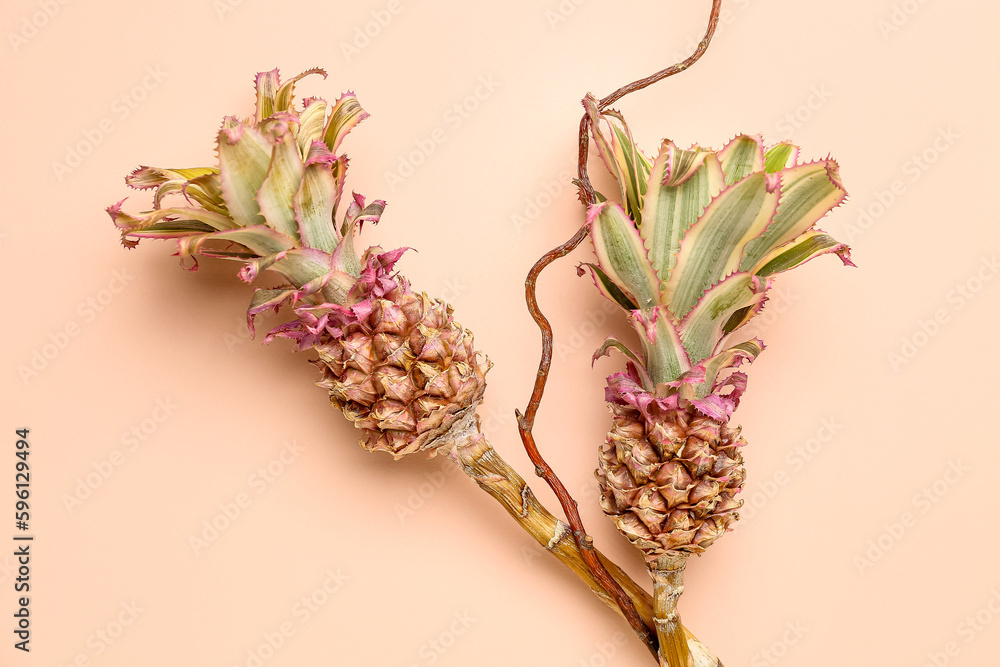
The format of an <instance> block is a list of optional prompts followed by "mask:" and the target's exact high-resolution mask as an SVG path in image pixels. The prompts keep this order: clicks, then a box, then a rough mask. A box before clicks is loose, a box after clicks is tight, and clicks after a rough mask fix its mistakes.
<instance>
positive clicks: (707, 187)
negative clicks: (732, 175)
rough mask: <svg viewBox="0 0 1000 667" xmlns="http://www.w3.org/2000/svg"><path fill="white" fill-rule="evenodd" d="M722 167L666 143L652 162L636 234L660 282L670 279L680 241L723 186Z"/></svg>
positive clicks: (703, 155) (699, 153)
mask: <svg viewBox="0 0 1000 667" xmlns="http://www.w3.org/2000/svg"><path fill="white" fill-rule="evenodd" d="M723 179H724V176H723V173H722V166H721V164H720V163H719V160H718V159H717V158H716V156H715V155H714V154H713V153H711V152H708V151H702V150H682V149H680V148H677V147H676V146H674V144H673V143H672V142H669V141H666V142H664V143H663V144H662V145H661V147H660V153H659V155H658V156H657V158H656V161H655V162H653V166H652V168H651V170H650V173H649V182H648V184H647V187H646V196H645V201H644V204H643V210H642V215H643V218H642V219H643V223H642V227H640V228H639V234H640V235H641V236H642V239H643V241H644V242H645V245H646V247H647V248H649V259H650V261H651V262H652V263H653V268H654V269H656V272H657V274H658V275H659V276H660V279H661V280H663V281H667V280H669V278H670V269H671V268H672V267H673V265H674V263H675V261H676V257H677V253H678V252H679V251H680V247H681V239H682V238H684V234H685V233H687V231H688V229H689V228H690V227H691V225H693V224H694V223H695V222H697V220H698V216H700V215H701V214H702V212H703V211H704V210H705V207H706V206H708V204H709V202H710V201H711V200H712V198H713V197H715V196H717V195H718V194H719V191H720V190H721V189H722V185H723Z"/></svg>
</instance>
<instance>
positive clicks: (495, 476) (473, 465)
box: [436, 415, 722, 667]
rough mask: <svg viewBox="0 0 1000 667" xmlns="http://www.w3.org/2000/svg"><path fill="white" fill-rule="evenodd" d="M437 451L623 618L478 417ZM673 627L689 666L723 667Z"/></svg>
mask: <svg viewBox="0 0 1000 667" xmlns="http://www.w3.org/2000/svg"><path fill="white" fill-rule="evenodd" d="M436 453H438V454H442V455H445V456H447V457H448V459H450V460H451V461H453V462H454V463H455V464H456V465H458V466H459V467H460V468H461V469H462V471H463V472H464V473H465V474H466V475H468V476H469V477H470V478H471V479H472V480H473V481H475V482H476V484H478V485H479V487H480V488H481V489H482V490H483V491H485V492H486V493H487V494H489V495H490V497H492V498H493V499H494V500H496V501H497V502H498V503H499V504H500V505H501V506H502V507H503V508H504V509H505V510H506V511H507V513H508V514H509V515H510V516H511V518H512V519H514V521H515V522H516V523H517V524H518V525H519V526H521V528H522V529H524V531H525V532H527V533H528V534H529V535H531V537H533V538H534V539H535V541H536V542H538V544H540V545H541V546H542V547H544V548H545V550H546V551H548V552H549V553H551V554H552V555H553V556H555V557H556V558H557V559H558V560H559V562H561V563H562V564H563V565H565V566H566V567H567V568H568V569H569V570H570V571H571V572H573V574H575V575H576V576H577V577H579V578H580V579H581V580H582V581H583V582H584V583H585V584H586V585H587V586H588V587H589V588H590V589H591V591H593V592H594V594H596V595H597V597H598V598H599V599H600V600H601V601H602V602H604V604H606V605H607V606H608V607H610V608H611V609H613V610H615V611H616V612H618V613H619V614H620V615H621V616H623V617H624V614H623V613H622V610H621V608H620V606H619V604H618V602H617V601H616V600H615V598H614V597H613V596H612V595H611V594H610V593H609V592H608V590H607V589H606V587H605V586H604V584H603V583H602V582H600V581H599V580H598V579H597V578H595V577H594V575H593V573H592V572H591V569H590V566H589V565H588V563H587V562H586V561H585V560H584V557H583V555H582V554H581V552H580V550H579V548H578V547H577V544H576V542H575V540H572V539H569V538H570V537H571V530H570V528H569V526H568V525H567V524H566V523H564V522H563V521H561V520H559V519H557V518H556V517H555V516H553V515H552V514H551V513H550V512H549V511H548V510H547V509H546V508H545V506H543V505H542V504H541V503H540V502H539V501H538V499H537V498H536V497H535V494H534V493H533V492H532V491H531V488H530V487H528V485H527V484H526V483H525V481H524V478H522V477H521V475H519V474H518V473H517V471H516V470H514V469H513V468H512V467H511V466H510V465H509V464H508V463H507V462H506V461H505V460H504V459H503V458H502V457H501V456H500V454H499V453H498V452H497V451H496V450H495V449H494V448H493V446H492V445H491V444H490V443H489V441H488V440H487V439H486V437H485V436H484V435H483V434H482V433H481V432H480V431H479V424H478V419H477V418H475V417H474V416H472V415H469V416H468V417H466V418H464V419H463V420H461V421H460V422H459V423H458V424H456V425H455V427H453V429H452V431H451V432H449V433H448V434H447V435H446V436H445V437H443V438H442V439H441V441H440V443H439V445H438V448H437V451H436ZM592 552H593V553H594V555H595V556H596V557H597V558H598V559H600V561H601V563H602V564H603V566H604V567H605V568H606V570H607V571H608V573H609V574H610V576H612V577H613V578H614V580H615V581H616V582H617V584H618V585H619V586H620V587H621V589H622V590H623V591H624V592H625V594H626V595H627V596H628V598H629V600H630V602H631V604H632V605H633V606H634V608H635V610H636V612H637V613H638V614H639V617H640V618H641V619H642V622H643V624H644V625H645V626H647V627H650V628H653V627H655V609H654V599H653V598H652V597H651V596H650V595H649V593H648V592H646V590H645V589H643V588H642V587H641V586H639V585H638V584H637V583H636V582H635V581H633V580H632V579H631V578H630V577H629V576H628V575H627V574H626V573H625V572H624V571H623V570H622V569H621V568H620V567H619V566H618V565H617V564H615V563H614V561H612V560H610V559H609V558H607V557H606V556H605V555H604V554H602V553H601V552H600V551H598V550H597V549H593V548H592ZM674 630H675V635H674V638H675V640H677V641H680V642H682V643H683V644H684V646H685V650H687V651H688V652H690V653H691V654H692V655H694V656H695V659H694V663H693V667H721V665H722V663H721V662H720V661H719V659H718V658H717V657H715V656H714V655H712V653H711V652H710V651H709V650H708V649H707V648H706V647H705V646H704V645H703V644H702V643H701V642H700V641H698V639H697V637H695V635H694V634H692V633H691V632H690V631H689V630H688V629H687V628H685V627H684V626H683V625H681V624H680V622H679V620H678V622H677V623H676V625H675V627H674ZM654 652H655V649H654Z"/></svg>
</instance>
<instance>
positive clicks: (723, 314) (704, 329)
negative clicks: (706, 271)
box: [680, 272, 765, 364]
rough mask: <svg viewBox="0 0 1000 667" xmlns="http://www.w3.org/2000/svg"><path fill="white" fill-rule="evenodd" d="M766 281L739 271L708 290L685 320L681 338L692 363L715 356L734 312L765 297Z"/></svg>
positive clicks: (681, 329) (682, 323)
mask: <svg viewBox="0 0 1000 667" xmlns="http://www.w3.org/2000/svg"><path fill="white" fill-rule="evenodd" d="M763 287H764V281H762V280H757V279H756V278H755V277H754V276H752V275H751V274H750V273H747V272H741V273H735V274H733V275H731V276H729V277H728V278H726V279H725V280H723V281H722V282H720V283H719V284H718V285H715V286H714V287H712V289H710V290H708V291H707V292H705V294H704V295H703V296H702V297H701V300H699V301H698V304H697V305H696V306H695V307H694V308H693V309H691V312H690V313H688V315H687V316H686V317H685V318H684V319H683V320H682V321H681V324H680V332H681V341H682V342H683V343H684V348H685V349H686V350H687V352H688V356H689V357H690V359H691V363H692V364H697V363H700V362H701V361H702V360H703V359H706V358H707V357H709V356H711V355H712V354H713V352H714V350H715V348H716V346H717V345H718V344H719V343H720V342H721V341H722V339H723V338H724V337H725V332H724V327H725V324H726V323H727V322H728V320H729V318H730V316H731V315H732V314H733V313H735V312H736V311H738V310H741V309H743V308H745V307H747V306H753V305H755V304H757V303H758V302H759V301H760V300H761V299H763V298H764V292H765V290H764V289H763Z"/></svg>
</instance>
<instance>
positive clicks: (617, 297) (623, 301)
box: [577, 262, 639, 311]
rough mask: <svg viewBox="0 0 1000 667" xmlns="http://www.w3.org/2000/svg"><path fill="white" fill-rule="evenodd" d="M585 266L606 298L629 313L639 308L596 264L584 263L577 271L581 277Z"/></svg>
mask: <svg viewBox="0 0 1000 667" xmlns="http://www.w3.org/2000/svg"><path fill="white" fill-rule="evenodd" d="M584 266H585V267H587V268H588V269H589V270H590V276H591V277H592V278H593V279H594V285H596V286H597V290H598V291H599V292H600V293H601V294H603V295H604V296H605V297H607V298H608V299H611V300H612V301H614V302H615V303H617V304H618V305H619V306H621V307H622V308H624V309H625V310H628V311H632V310H635V309H636V308H638V307H639V306H637V305H636V303H635V302H634V301H632V299H631V298H629V296H628V295H627V294H625V292H623V291H621V289H620V288H619V287H618V285H616V284H615V283H614V282H613V281H612V280H611V278H609V277H608V275H607V274H606V273H604V271H602V270H601V267H599V266H597V265H596V264H591V263H590V262H583V263H582V264H581V265H580V268H578V269H577V273H578V274H579V275H583V268H582V267H584Z"/></svg>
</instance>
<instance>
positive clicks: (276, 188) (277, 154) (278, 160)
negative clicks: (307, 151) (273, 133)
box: [257, 132, 305, 239]
mask: <svg viewBox="0 0 1000 667" xmlns="http://www.w3.org/2000/svg"><path fill="white" fill-rule="evenodd" d="M304 170H305V166H304V165H303V164H302V160H301V159H300V158H299V149H298V146H297V145H296V143H295V137H294V136H293V135H292V133H291V132H286V133H284V134H281V135H280V136H278V137H277V138H276V139H275V143H274V148H273V150H272V153H271V164H270V166H269V167H268V171H267V177H266V178H264V182H263V183H261V186H260V190H258V191H257V203H258V204H259V205H260V212H261V214H262V215H263V216H264V220H266V221H267V225H268V227H272V228H273V229H276V230H278V231H279V232H281V233H282V234H284V235H286V236H289V237H291V238H293V239H298V238H299V225H298V222H296V220H295V211H294V210H293V208H292V202H293V200H294V198H295V193H297V192H298V191H299V185H300V184H301V183H302V173H303V171H304Z"/></svg>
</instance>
